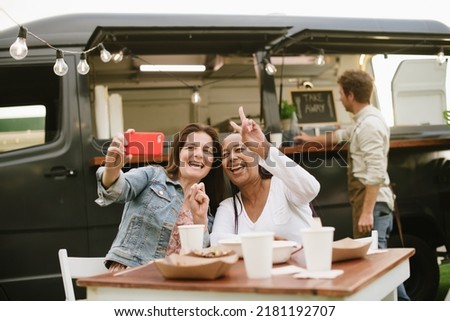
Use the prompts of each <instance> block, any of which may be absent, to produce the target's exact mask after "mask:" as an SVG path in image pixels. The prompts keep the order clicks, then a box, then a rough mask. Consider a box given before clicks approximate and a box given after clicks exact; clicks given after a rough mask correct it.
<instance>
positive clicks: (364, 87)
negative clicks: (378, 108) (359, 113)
mask: <svg viewBox="0 0 450 321" xmlns="http://www.w3.org/2000/svg"><path fill="white" fill-rule="evenodd" d="M337 83H338V84H339V85H340V86H341V87H342V90H343V91H344V94H345V95H346V96H348V95H349V94H350V92H351V93H353V96H354V97H355V100H356V101H357V102H359V103H367V104H369V103H370V97H371V96H372V92H373V78H372V77H371V76H370V75H369V74H368V73H367V72H365V71H362V70H347V71H345V72H344V73H343V74H342V75H341V76H340V77H339V78H338V80H337Z"/></svg>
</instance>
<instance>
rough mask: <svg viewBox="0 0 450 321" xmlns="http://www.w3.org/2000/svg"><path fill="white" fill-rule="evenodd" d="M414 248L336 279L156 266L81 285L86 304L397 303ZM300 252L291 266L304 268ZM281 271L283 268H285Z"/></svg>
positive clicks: (340, 265)
mask: <svg viewBox="0 0 450 321" xmlns="http://www.w3.org/2000/svg"><path fill="white" fill-rule="evenodd" d="M414 252H415V250H414V249H412V248H402V249H389V250H387V251H385V252H382V253H376V254H371V255H367V256H365V257H364V258H361V259H354V260H349V261H343V262H337V263H334V264H333V266H332V268H333V269H342V270H344V273H343V274H342V275H340V276H338V277H336V278H334V279H295V278H293V277H292V275H277V276H272V277H271V278H269V279H261V280H251V279H248V278H247V276H246V273H245V267H244V262H243V261H242V260H239V261H238V262H237V263H236V264H235V265H233V267H232V268H231V269H230V271H229V272H228V274H227V275H226V276H225V277H223V278H220V279H216V280H166V279H164V278H163V277H162V275H161V274H160V273H159V271H158V270H157V268H156V266H155V265H154V264H148V265H145V266H141V267H137V268H133V269H130V270H128V271H127V272H126V273H123V274H121V275H114V274H112V273H107V274H102V275H98V276H93V277H89V278H81V279H78V280H77V284H78V285H79V286H83V287H86V288H87V299H88V300H128V301H130V300H154V301H158V300H160V301H174V300H180V301H191V300H192V301H210V300H213V301H227V300H232V301H243V300H256V301H264V300H269V301H279V300H288V301H296V300H372V301H375V300H396V299H397V291H396V289H397V286H398V285H400V284H401V283H403V282H404V281H405V280H406V279H408V278H409V258H410V257H411V256H412V255H414ZM301 253H302V251H300V252H299V253H298V254H296V255H294V256H293V257H292V258H291V260H290V261H289V262H288V263H291V264H296V265H299V266H303V267H304V264H303V262H304V261H303V257H302V254H301ZM281 266H282V265H281Z"/></svg>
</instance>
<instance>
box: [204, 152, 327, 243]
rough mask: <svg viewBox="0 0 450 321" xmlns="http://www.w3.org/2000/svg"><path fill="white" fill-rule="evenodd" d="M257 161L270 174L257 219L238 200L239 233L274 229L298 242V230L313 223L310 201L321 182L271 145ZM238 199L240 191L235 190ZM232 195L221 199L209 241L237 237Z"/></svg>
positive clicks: (299, 241) (299, 236)
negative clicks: (265, 156) (271, 175)
mask: <svg viewBox="0 0 450 321" xmlns="http://www.w3.org/2000/svg"><path fill="white" fill-rule="evenodd" d="M259 164H260V165H261V166H262V167H264V168H265V169H266V170H268V171H269V172H270V173H272V174H273V177H272V179H271V183H270V191H269V195H268V198H267V201H266V204H265V206H264V209H263V211H262V213H261V215H260V217H259V218H258V220H257V221H256V222H252V221H251V220H250V218H249V217H248V215H247V212H246V211H245V208H242V210H241V205H240V203H239V202H238V201H237V204H236V206H237V210H238V213H239V215H238V234H241V233H247V232H257V231H273V232H275V235H276V236H280V237H283V238H285V239H287V240H291V241H295V242H297V243H301V241H302V240H301V235H300V230H301V229H302V228H304V227H310V226H312V225H313V224H314V220H313V217H312V211H311V208H310V206H309V203H310V202H311V201H312V200H313V199H314V198H315V197H316V196H317V194H318V193H319V190H320V184H319V182H318V181H317V180H316V178H315V177H314V176H312V175H311V174H309V173H308V172H307V171H306V170H305V169H303V168H302V167H301V166H300V165H298V164H297V163H295V162H294V161H293V160H292V159H290V158H289V157H287V156H286V155H284V154H283V153H281V152H280V151H279V150H278V149H277V148H275V147H271V148H270V150H269V155H268V156H267V158H266V159H265V160H262V159H260V160H259ZM237 197H238V198H239V199H241V193H238V194H237ZM236 237H237V235H236V234H235V222H234V207H233V198H232V197H230V198H227V199H225V200H223V201H222V202H221V203H220V206H219V208H218V209H217V213H216V217H215V219H214V224H213V229H212V233H211V245H216V244H217V242H218V241H219V240H221V239H226V238H236Z"/></svg>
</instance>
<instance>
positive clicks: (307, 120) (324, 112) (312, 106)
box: [291, 89, 337, 124]
mask: <svg viewBox="0 0 450 321" xmlns="http://www.w3.org/2000/svg"><path fill="white" fill-rule="evenodd" d="M291 97H292V102H293V104H294V105H295V106H296V108H297V118H298V122H299V123H300V124H322V123H336V122H337V117H336V109H335V106H334V99H333V91H332V90H313V89H307V90H299V91H291Z"/></svg>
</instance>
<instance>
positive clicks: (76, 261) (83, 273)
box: [58, 249, 108, 301]
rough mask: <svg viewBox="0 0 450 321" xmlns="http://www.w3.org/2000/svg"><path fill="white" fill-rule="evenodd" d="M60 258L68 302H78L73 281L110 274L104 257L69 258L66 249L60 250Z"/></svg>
mask: <svg viewBox="0 0 450 321" xmlns="http://www.w3.org/2000/svg"><path fill="white" fill-rule="evenodd" d="M58 256H59V264H60V266H61V275H62V279H63V284H64V292H65V294H66V300H67V301H75V300H76V298H75V292H74V289H73V283H72V279H76V278H81V277H88V276H92V275H97V274H103V273H106V272H108V269H107V268H106V267H105V264H104V262H105V258H104V257H69V256H68V254H67V250H66V249H60V250H59V251H58Z"/></svg>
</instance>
